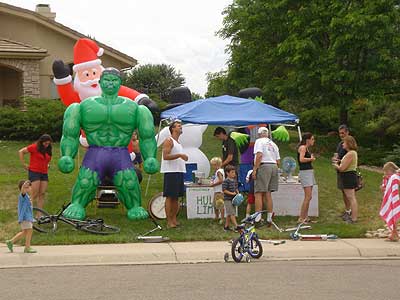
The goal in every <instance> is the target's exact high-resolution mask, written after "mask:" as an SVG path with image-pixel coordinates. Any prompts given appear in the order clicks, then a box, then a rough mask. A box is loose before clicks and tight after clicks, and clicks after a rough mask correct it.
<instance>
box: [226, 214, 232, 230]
mask: <svg viewBox="0 0 400 300" xmlns="http://www.w3.org/2000/svg"><path fill="white" fill-rule="evenodd" d="M230 220H231V216H230V215H228V216H226V219H225V228H229V225H230Z"/></svg>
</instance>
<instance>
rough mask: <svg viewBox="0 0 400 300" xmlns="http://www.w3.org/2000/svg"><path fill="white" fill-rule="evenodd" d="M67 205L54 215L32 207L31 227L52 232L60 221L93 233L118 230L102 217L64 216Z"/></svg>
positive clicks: (102, 233)
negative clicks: (71, 217)
mask: <svg viewBox="0 0 400 300" xmlns="http://www.w3.org/2000/svg"><path fill="white" fill-rule="evenodd" d="M69 205H70V203H69V204H67V205H63V206H62V208H61V210H60V211H59V212H58V213H57V214H55V215H50V214H49V213H48V212H47V211H45V210H43V209H41V208H38V207H34V208H33V216H34V221H33V228H34V229H35V230H37V231H39V232H41V233H54V232H55V231H56V230H57V222H58V221H62V222H64V223H66V224H68V225H71V226H73V227H75V228H76V229H78V230H82V231H85V232H89V233H93V234H101V235H107V234H113V233H118V232H119V231H120V229H119V228H118V227H116V226H111V225H107V224H105V223H104V221H103V219H86V220H84V221H81V220H75V219H70V218H66V217H64V216H63V212H64V210H65V209H66V208H67V207H68V206H69Z"/></svg>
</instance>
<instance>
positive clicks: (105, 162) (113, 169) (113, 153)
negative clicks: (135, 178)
mask: <svg viewBox="0 0 400 300" xmlns="http://www.w3.org/2000/svg"><path fill="white" fill-rule="evenodd" d="M82 166H83V167H85V168H88V169H90V170H91V171H94V172H96V173H97V175H98V176H99V178H100V182H101V183H103V182H104V178H105V177H109V178H111V179H112V178H114V176H115V174H117V172H119V171H121V170H126V169H132V170H133V164H132V161H131V157H130V155H129V151H128V148H123V147H108V146H107V147H104V146H89V150H88V151H87V152H86V154H85V158H84V159H83V162H82Z"/></svg>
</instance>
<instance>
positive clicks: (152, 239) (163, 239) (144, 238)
mask: <svg viewBox="0 0 400 300" xmlns="http://www.w3.org/2000/svg"><path fill="white" fill-rule="evenodd" d="M151 220H152V222H153V223H154V225H156V227H154V228H153V229H151V230H149V231H147V232H145V233H143V234H141V235H139V236H137V239H138V240H141V241H143V242H145V243H161V242H166V241H169V237H166V236H161V235H153V236H149V234H151V233H153V232H155V231H157V230H162V227H161V225H160V224H158V223H157V222H156V221H155V220H154V219H153V218H152V219H151Z"/></svg>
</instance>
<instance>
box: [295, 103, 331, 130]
mask: <svg viewBox="0 0 400 300" xmlns="http://www.w3.org/2000/svg"><path fill="white" fill-rule="evenodd" d="M338 115H339V113H338V109H337V108H335V107H333V106H322V107H319V108H314V109H309V110H306V111H303V112H301V113H300V116H299V117H300V126H301V128H302V131H304V132H305V131H310V132H312V133H327V132H330V131H336V130H337V127H338V124H339V118H338Z"/></svg>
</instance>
